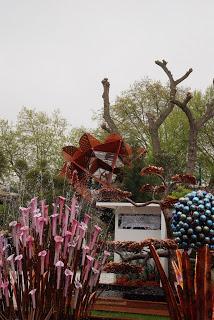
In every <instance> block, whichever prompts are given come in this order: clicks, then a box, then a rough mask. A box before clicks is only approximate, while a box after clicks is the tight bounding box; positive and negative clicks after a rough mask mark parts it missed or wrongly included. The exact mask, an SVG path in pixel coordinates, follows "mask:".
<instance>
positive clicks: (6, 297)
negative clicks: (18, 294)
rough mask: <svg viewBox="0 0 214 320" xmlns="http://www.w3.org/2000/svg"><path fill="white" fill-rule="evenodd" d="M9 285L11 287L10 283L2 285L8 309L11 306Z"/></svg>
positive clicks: (6, 282)
mask: <svg viewBox="0 0 214 320" xmlns="http://www.w3.org/2000/svg"><path fill="white" fill-rule="evenodd" d="M8 285H9V282H8V281H5V282H3V283H2V285H1V288H2V289H3V290H4V296H5V300H6V306H7V307H9V306H10V301H9V290H8Z"/></svg>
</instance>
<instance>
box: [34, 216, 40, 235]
mask: <svg viewBox="0 0 214 320" xmlns="http://www.w3.org/2000/svg"><path fill="white" fill-rule="evenodd" d="M40 217H41V213H36V214H34V216H33V219H34V225H35V227H36V232H37V233H38V232H39V225H38V219H39V218H40Z"/></svg>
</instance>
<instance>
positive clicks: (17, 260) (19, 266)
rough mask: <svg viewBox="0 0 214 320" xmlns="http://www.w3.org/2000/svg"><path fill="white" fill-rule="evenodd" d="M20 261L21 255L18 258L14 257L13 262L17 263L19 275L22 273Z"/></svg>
mask: <svg viewBox="0 0 214 320" xmlns="http://www.w3.org/2000/svg"><path fill="white" fill-rule="evenodd" d="M22 259H23V255H22V254H19V255H18V256H16V257H15V261H16V262H17V267H18V271H19V273H22Z"/></svg>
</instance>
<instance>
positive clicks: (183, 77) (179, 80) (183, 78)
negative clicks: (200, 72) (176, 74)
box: [175, 68, 193, 85]
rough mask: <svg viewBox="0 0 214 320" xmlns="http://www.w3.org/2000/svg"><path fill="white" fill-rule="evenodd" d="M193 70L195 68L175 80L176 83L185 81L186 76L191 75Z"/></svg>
mask: <svg viewBox="0 0 214 320" xmlns="http://www.w3.org/2000/svg"><path fill="white" fill-rule="evenodd" d="M191 72H193V69H192V68H190V69H189V70H188V71H187V72H186V73H185V74H184V75H183V76H182V77H180V78H179V79H177V80H176V81H175V84H176V85H178V84H179V83H181V82H182V81H184V80H185V79H186V78H188V76H189V75H190V73H191Z"/></svg>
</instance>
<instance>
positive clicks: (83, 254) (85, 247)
mask: <svg viewBox="0 0 214 320" xmlns="http://www.w3.org/2000/svg"><path fill="white" fill-rule="evenodd" d="M89 250H90V248H89V247H88V246H83V247H82V263H81V265H82V266H84V263H85V257H86V254H87V253H89Z"/></svg>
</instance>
